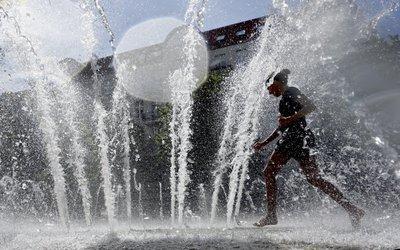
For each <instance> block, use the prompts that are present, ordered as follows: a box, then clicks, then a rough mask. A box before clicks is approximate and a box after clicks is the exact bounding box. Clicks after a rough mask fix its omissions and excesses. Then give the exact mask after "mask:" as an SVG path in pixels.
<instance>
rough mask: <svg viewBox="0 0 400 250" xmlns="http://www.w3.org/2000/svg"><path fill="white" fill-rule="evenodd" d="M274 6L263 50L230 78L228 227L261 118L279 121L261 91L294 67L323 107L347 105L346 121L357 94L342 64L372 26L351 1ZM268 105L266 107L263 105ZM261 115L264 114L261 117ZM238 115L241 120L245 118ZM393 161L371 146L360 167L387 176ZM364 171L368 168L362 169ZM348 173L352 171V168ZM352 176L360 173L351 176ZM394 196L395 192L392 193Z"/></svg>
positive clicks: (225, 156)
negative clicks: (270, 78) (280, 71)
mask: <svg viewBox="0 0 400 250" xmlns="http://www.w3.org/2000/svg"><path fill="white" fill-rule="evenodd" d="M273 6H274V10H273V11H272V13H271V15H270V16H269V18H267V21H266V25H265V28H264V31H263V33H262V35H261V37H260V39H259V48H258V50H257V52H256V53H255V54H254V56H253V58H252V59H251V60H250V61H249V63H248V65H247V67H246V68H245V69H244V70H243V69H238V70H236V71H235V72H234V73H233V74H232V77H230V79H228V81H229V82H231V83H232V91H230V92H229V93H230V94H229V97H228V100H229V101H228V103H230V105H229V106H233V107H232V108H228V109H227V115H226V121H225V127H224V132H223V138H222V139H221V148H220V150H219V152H218V161H225V162H228V163H229V164H230V166H231V169H230V174H229V194H228V202H227V223H228V224H230V222H231V218H232V216H233V214H234V215H236V216H237V215H238V214H239V211H240V204H241V199H242V192H243V191H242V190H243V188H244V183H245V181H246V179H247V172H248V163H249V158H250V155H251V154H252V148H251V146H252V144H253V143H254V140H255V139H256V137H257V133H258V132H257V131H258V130H259V127H260V125H259V123H260V120H259V119H260V117H261V114H267V115H266V117H264V116H262V118H261V119H263V120H265V124H267V126H269V125H270V124H275V123H276V121H275V119H276V118H275V117H274V115H273V114H276V111H275V110H274V107H275V106H276V104H275V103H274V102H273V101H272V100H271V99H269V98H264V97H263V93H264V92H265V91H260V90H261V89H262V87H263V82H264V81H265V79H266V76H267V75H268V74H269V73H271V72H272V71H276V69H282V68H290V69H291V70H292V72H294V74H293V75H291V79H292V83H295V84H294V85H295V86H299V85H296V83H297V84H301V85H300V87H301V88H302V89H303V91H304V92H306V93H311V98H312V99H314V100H315V102H316V103H317V106H319V107H322V108H321V109H323V110H332V107H330V106H329V104H328V103H326V101H325V100H326V99H327V98H331V99H334V100H337V102H336V104H337V106H336V108H338V106H339V105H338V104H339V103H341V104H343V106H342V107H341V109H340V110H341V111H339V112H338V113H335V115H336V116H338V117H345V112H343V109H346V107H347V109H349V108H350V107H351V105H349V96H350V95H351V91H349V86H348V83H347V82H346V80H345V79H343V78H341V77H340V71H339V66H338V65H337V62H338V61H340V60H341V59H342V58H343V57H344V56H346V55H347V54H348V53H351V52H352V51H354V50H355V48H356V46H355V43H357V42H358V41H360V40H362V39H363V35H364V33H363V30H364V28H365V25H366V22H364V21H362V20H360V19H359V18H357V17H355V16H354V15H353V13H354V10H353V8H354V6H355V5H354V4H353V3H349V2H346V3H345V2H340V3H339V2H334V1H318V0H315V1H308V2H304V3H303V4H302V5H301V6H300V8H299V9H298V10H291V9H290V8H289V7H288V5H287V4H286V2H285V1H273ZM322 19H323V21H322ZM337 89H341V90H342V91H341V93H340V94H339V93H338V94H334V93H337V91H335V90H337ZM339 100H340V101H339ZM263 102H265V103H266V105H263ZM342 108H343V109H342ZM260 111H264V112H262V113H260ZM334 112H336V111H334ZM350 113H351V112H350ZM346 114H347V113H346ZM353 114H354V113H353ZM348 115H349V116H350V114H348ZM356 115H357V112H356ZM236 117H241V119H237V118H236ZM346 119H347V118H346ZM350 119H351V118H350ZM344 120H345V119H342V121H343V124H340V125H339V126H341V127H342V129H344V130H346V132H345V133H343V131H342V132H340V134H342V133H343V134H344V136H353V137H354V135H352V134H353V133H354V131H358V133H359V134H360V135H359V136H360V140H362V139H361V137H363V136H366V137H367V135H361V134H362V133H363V132H360V131H359V130H362V129H361V128H359V130H358V129H355V128H354V127H351V126H349V125H348V124H345V123H344ZM338 123H340V122H338ZM227 124H228V125H227ZM264 127H265V126H264ZM372 132H373V133H377V132H378V131H376V130H373V131H372ZM338 133H339V131H338ZM365 133H367V132H365ZM368 133H369V132H368ZM228 143H230V144H231V145H233V147H230V148H233V150H230V148H228V149H224V148H222V147H226V145H227V144H228ZM328 146H329V144H328ZM324 150H326V149H321V151H322V152H321V155H322V159H323V161H324V162H329V160H330V161H332V156H329V153H325V152H324ZM230 155H232V157H230ZM373 155H375V156H378V155H379V157H380V158H379V160H377V159H375V160H374V159H372V158H374V157H371V156H373ZM328 159H329V160H328ZM389 160H391V157H389V155H388V153H387V152H386V153H383V154H381V153H379V150H376V149H371V148H370V149H368V150H365V151H364V155H360V156H359V162H360V165H358V166H357V167H358V168H362V166H363V164H367V165H368V167H365V168H368V169H370V167H369V166H375V167H376V166H378V165H379V166H380V167H379V168H381V169H382V168H385V170H383V171H385V172H386V171H390V168H391V167H387V166H390V161H389ZM217 163H218V162H217ZM225 164H226V163H225ZM225 164H221V165H219V166H218V168H217V171H216V175H215V179H214V193H213V200H212V214H211V218H212V219H214V218H215V213H216V212H215V211H216V206H217V204H218V190H219V188H220V186H221V174H222V173H224V172H225V171H226V169H227V166H226V165H225ZM386 164H388V165H386ZM343 165H344V162H343ZM336 167H337V168H339V169H340V170H339V171H343V170H342V165H340V167H339V166H336ZM336 171H337V170H336ZM362 171H365V170H364V169H362ZM367 172H370V171H369V170H368V171H367ZM373 172H376V171H373ZM343 173H346V170H344V171H343ZM346 174H347V175H349V176H350V175H354V173H349V172H347V173H346ZM369 175H371V174H369ZM371 177H372V176H367V177H364V178H363V179H362V180H358V181H359V182H361V181H363V182H369V180H370V178H371ZM386 184H388V183H387V182H386V183H385V184H383V182H382V183H381V186H380V187H379V188H378V187H377V188H376V190H375V191H374V192H375V193H378V192H379V189H380V190H381V191H382V189H384V188H385V186H384V185H386ZM364 185H365V184H364ZM296 191H298V190H296ZM298 192H301V191H298ZM393 193H394V192H391V195H392V194H393Z"/></svg>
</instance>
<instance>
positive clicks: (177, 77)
mask: <svg viewBox="0 0 400 250" xmlns="http://www.w3.org/2000/svg"><path fill="white" fill-rule="evenodd" d="M200 6H201V8H204V2H203V3H202V4H200ZM200 6H199V1H198V0H191V1H189V3H188V8H187V11H186V14H185V23H186V24H188V26H189V28H188V29H187V30H186V31H185V33H184V35H183V43H184V49H183V58H182V59H183V60H184V61H185V67H184V68H181V69H178V70H176V71H175V72H173V73H172V74H171V76H170V79H169V82H170V88H171V97H172V99H171V100H172V107H173V108H172V120H171V123H170V131H171V141H172V149H171V177H170V182H171V218H172V222H174V221H175V213H176V212H175V209H176V203H177V208H178V223H179V224H181V225H182V223H183V215H184V209H185V197H186V189H187V185H188V183H189V182H190V176H189V172H188V169H187V167H188V162H187V157H188V152H189V151H190V149H191V144H190V136H191V134H192V130H191V128H190V120H191V117H192V106H193V98H192V92H193V91H194V90H195V88H196V85H197V82H198V81H199V80H200V79H196V77H195V73H194V71H195V60H196V57H197V51H196V47H197V46H198V39H196V37H197V36H196V35H197V32H196V30H195V28H194V27H195V25H196V24H198V23H197V22H198V20H199V12H201V11H199V7H200Z"/></svg>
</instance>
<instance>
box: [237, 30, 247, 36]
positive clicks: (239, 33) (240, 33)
mask: <svg viewBox="0 0 400 250" xmlns="http://www.w3.org/2000/svg"><path fill="white" fill-rule="evenodd" d="M244 35H246V30H239V31H237V32H236V36H244Z"/></svg>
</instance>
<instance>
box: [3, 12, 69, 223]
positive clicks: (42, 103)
mask: <svg viewBox="0 0 400 250" xmlns="http://www.w3.org/2000/svg"><path fill="white" fill-rule="evenodd" d="M16 11H17V10H16ZM1 12H2V14H3V20H4V22H3V21H2V28H3V29H4V32H5V34H6V37H7V38H9V39H10V42H11V43H12V44H15V45H17V46H16V48H17V51H16V52H17V53H18V56H19V57H22V58H23V59H19V60H20V63H23V65H16V66H17V67H21V68H23V69H24V72H25V73H26V74H27V75H28V76H29V77H30V78H31V79H32V80H33V86H32V87H33V91H34V93H35V97H36V103H37V108H38V112H39V113H40V117H39V127H40V129H41V131H42V133H43V137H44V139H43V140H44V142H45V145H46V153H47V158H48V160H49V165H50V170H51V174H52V176H53V180H54V193H55V196H56V200H57V207H58V213H59V215H60V220H61V223H62V224H63V225H64V226H67V227H69V215H68V204H67V198H66V186H65V178H64V170H63V168H62V166H61V164H60V153H61V149H60V147H59V146H58V134H57V131H56V123H55V121H54V119H53V118H52V111H51V107H52V103H51V98H50V96H49V93H48V89H49V85H50V84H51V83H52V82H51V81H50V80H49V79H48V77H47V72H46V71H45V66H44V64H43V63H42V61H41V58H40V57H39V56H38V54H37V53H36V52H35V48H34V46H33V43H32V42H31V41H30V39H29V38H28V37H26V36H25V35H23V34H22V32H21V28H20V26H19V24H18V22H17V20H16V19H15V18H14V17H12V16H10V15H9V14H8V12H7V11H6V10H5V9H3V8H1ZM50 89H51V88H50Z"/></svg>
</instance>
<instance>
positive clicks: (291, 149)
mask: <svg viewBox="0 0 400 250" xmlns="http://www.w3.org/2000/svg"><path fill="white" fill-rule="evenodd" d="M315 146H316V142H315V136H314V134H313V132H312V131H311V130H309V129H307V130H297V131H291V132H286V131H285V132H284V133H283V134H282V138H281V139H279V140H278V142H277V143H276V148H275V152H277V153H281V154H284V155H286V156H288V157H290V158H294V159H295V160H296V161H302V160H306V159H309V158H310V154H311V151H313V149H314V148H315Z"/></svg>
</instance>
